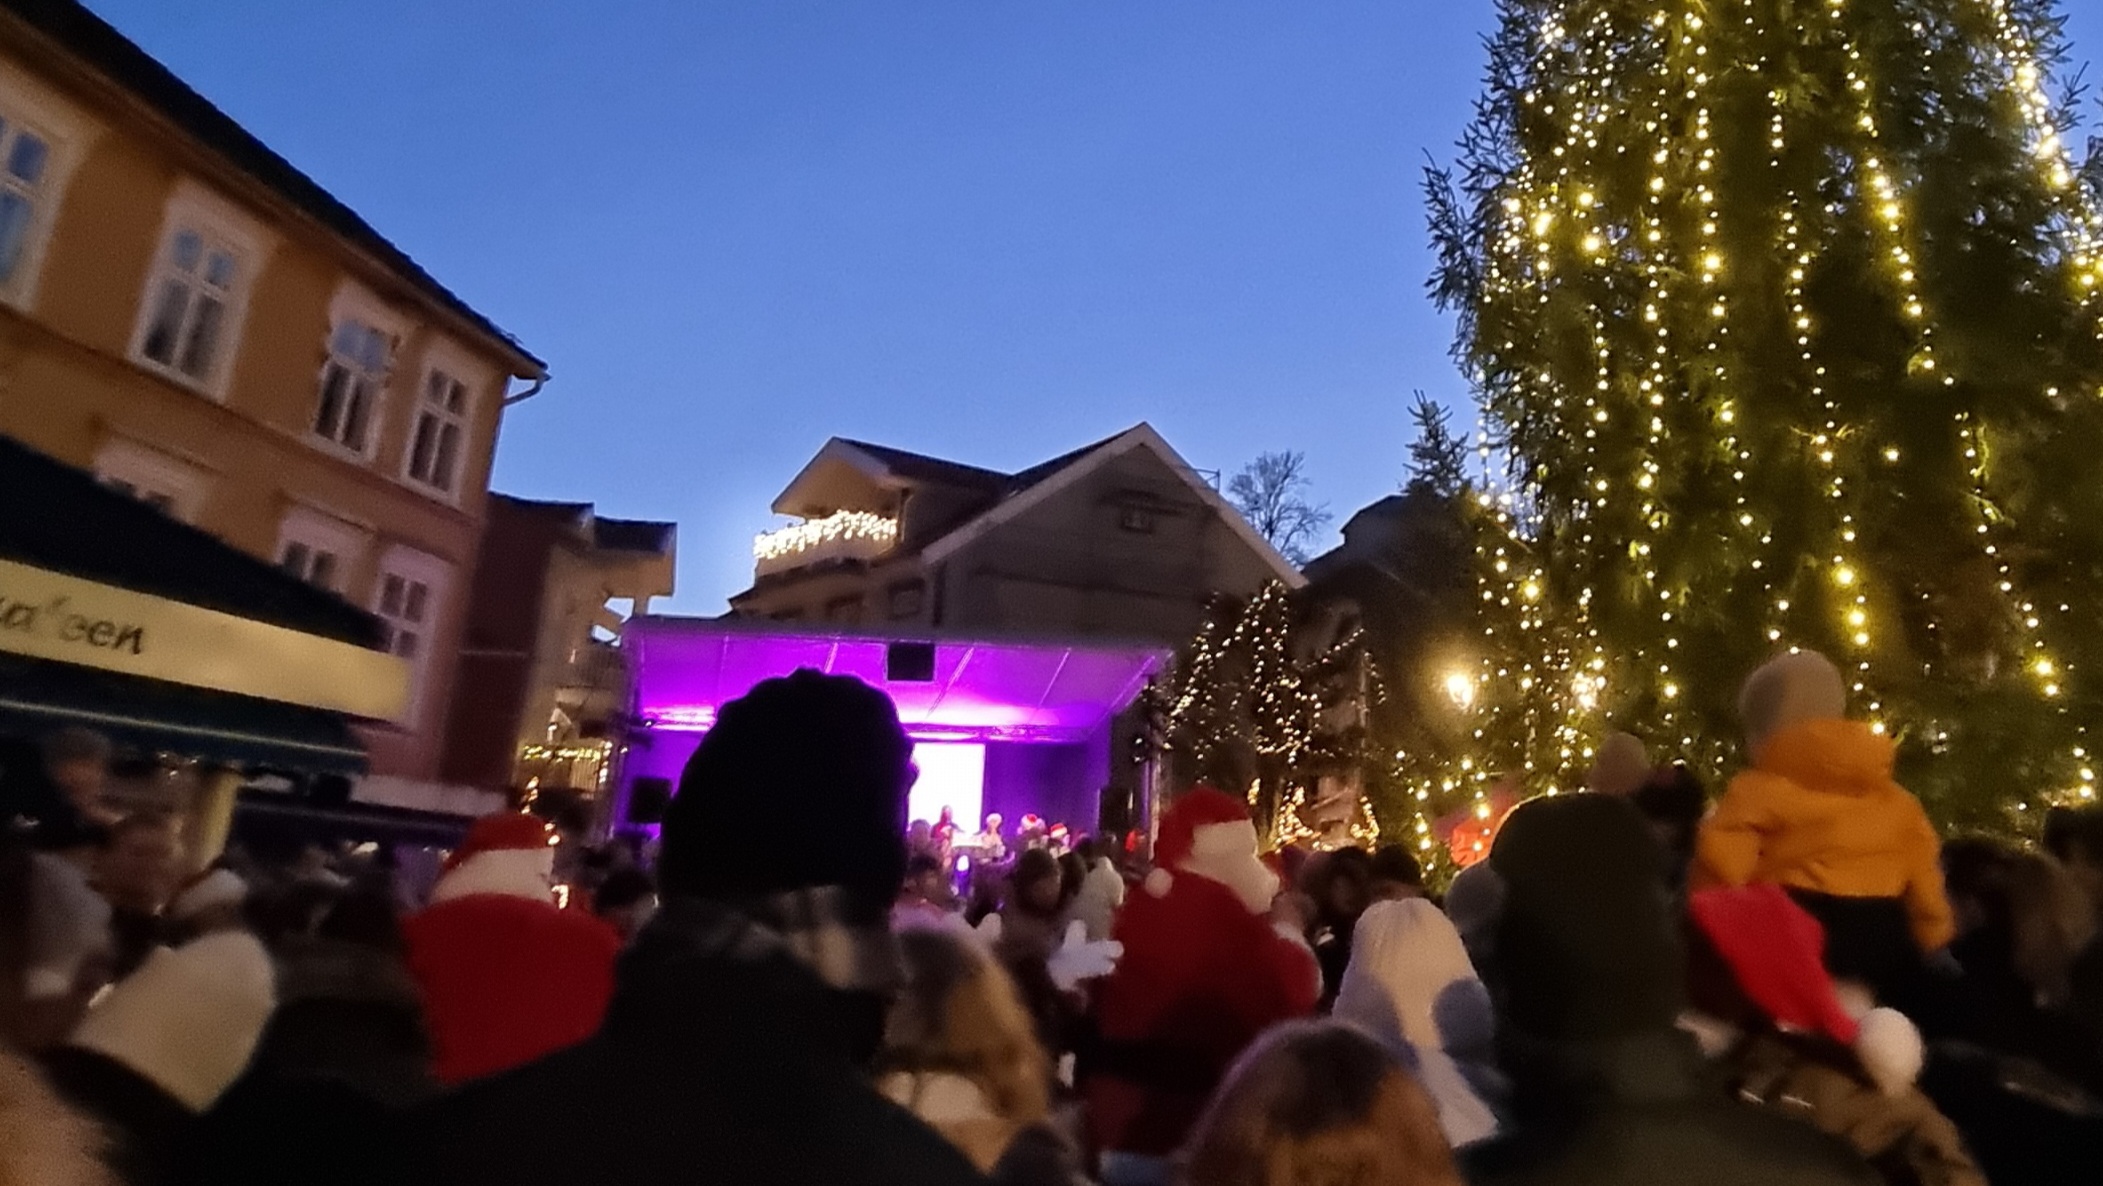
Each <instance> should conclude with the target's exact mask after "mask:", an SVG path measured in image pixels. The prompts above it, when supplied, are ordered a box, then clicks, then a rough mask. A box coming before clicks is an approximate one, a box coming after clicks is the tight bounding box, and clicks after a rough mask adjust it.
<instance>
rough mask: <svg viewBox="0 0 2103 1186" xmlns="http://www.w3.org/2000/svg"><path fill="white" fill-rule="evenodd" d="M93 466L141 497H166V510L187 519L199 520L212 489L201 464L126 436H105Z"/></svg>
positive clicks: (108, 482) (100, 474) (148, 499)
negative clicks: (106, 438)
mask: <svg viewBox="0 0 2103 1186" xmlns="http://www.w3.org/2000/svg"><path fill="white" fill-rule="evenodd" d="M93 468H94V471H95V476H96V477H98V478H100V479H102V482H103V484H104V485H106V486H118V485H119V484H120V483H121V485H122V487H128V488H129V489H128V490H126V493H129V494H130V495H131V496H132V497H134V498H138V499H140V500H141V501H146V502H151V501H152V500H153V499H152V496H155V495H158V496H160V497H162V498H165V499H166V500H167V501H168V505H167V507H166V508H165V509H166V511H167V514H168V515H169V516H170V517H171V518H175V519H179V520H181V521H183V522H185V523H195V522H197V519H198V516H199V514H200V513H201V512H202V511H203V510H204V501H205V498H206V496H207V495H208V494H209V493H210V492H211V484H212V479H211V475H210V474H209V473H207V472H206V470H205V469H204V468H203V467H202V466H198V465H195V464H192V463H191V462H188V461H185V460H183V459H182V458H180V457H176V456H174V455H172V454H169V453H166V452H163V451H162V450H160V449H156V448H153V447H152V446H150V445H143V444H140V443H139V442H137V441H134V440H131V439H129V438H127V437H120V436H113V437H110V438H109V439H108V440H105V441H104V442H103V443H102V446H101V448H99V449H97V450H95V463H94V466H93Z"/></svg>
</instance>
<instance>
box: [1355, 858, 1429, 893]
mask: <svg viewBox="0 0 2103 1186" xmlns="http://www.w3.org/2000/svg"><path fill="white" fill-rule="evenodd" d="M1366 872H1367V878H1368V880H1367V882H1366V896H1367V897H1368V898H1369V899H1370V900H1371V901H1373V902H1405V901H1408V900H1410V899H1412V898H1424V897H1427V896H1428V895H1427V894H1426V893H1425V890H1424V866H1423V865H1422V864H1421V863H1419V862H1418V860H1417V857H1416V854H1415V853H1413V852H1411V851H1409V849H1408V847H1407V846H1405V845H1401V844H1383V845H1381V846H1380V847H1379V848H1376V849H1374V850H1373V859H1372V862H1371V864H1370V865H1369V866H1368V868H1367V871H1366Z"/></svg>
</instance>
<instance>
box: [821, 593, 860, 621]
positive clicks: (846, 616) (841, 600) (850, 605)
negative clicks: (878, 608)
mask: <svg viewBox="0 0 2103 1186" xmlns="http://www.w3.org/2000/svg"><path fill="white" fill-rule="evenodd" d="M825 620H826V621H828V622H841V623H845V624H848V625H852V624H854V623H856V622H859V621H861V620H862V599H861V598H860V597H835V598H833V599H832V600H831V601H828V602H826V603H825Z"/></svg>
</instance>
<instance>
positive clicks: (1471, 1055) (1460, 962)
mask: <svg viewBox="0 0 2103 1186" xmlns="http://www.w3.org/2000/svg"><path fill="white" fill-rule="evenodd" d="M1331 1014H1332V1015H1333V1016H1335V1017H1337V1018H1338V1019H1340V1020H1343V1021H1349V1022H1352V1023H1354V1024H1356V1025H1358V1026H1359V1027H1360V1028H1362V1029H1364V1030H1365V1031H1366V1032H1367V1033H1370V1034H1372V1035H1373V1036H1374V1037H1376V1038H1378V1039H1380V1041H1381V1042H1382V1043H1383V1044H1385V1045H1386V1046H1387V1047H1388V1049H1390V1050H1392V1051H1394V1052H1395V1054H1396V1055H1397V1056H1398V1057H1400V1058H1402V1059H1403V1060H1404V1061H1405V1062H1408V1063H1409V1064H1410V1065H1412V1066H1413V1067H1414V1068H1415V1070H1416V1073H1417V1078H1418V1079H1419V1080H1420V1081H1421V1082H1422V1083H1423V1085H1424V1089H1425V1090H1426V1091H1428V1092H1429V1093H1430V1094H1431V1099H1432V1102H1433V1103H1434V1104H1436V1105H1437V1106H1438V1117H1439V1126H1440V1127H1441V1128H1442V1129H1444V1130H1445V1133H1446V1140H1447V1142H1448V1143H1449V1144H1451V1145H1452V1146H1453V1147H1454V1148H1456V1149H1457V1148H1462V1147H1465V1146H1468V1145H1472V1144H1475V1143H1476V1142H1478V1141H1484V1140H1488V1139H1489V1138H1491V1137H1493V1136H1495V1135H1497V1126H1498V1119H1497V1109H1498V1108H1499V1107H1501V1106H1502V1105H1503V1102H1504V1100H1505V1098H1506V1097H1507V1096H1508V1095H1509V1094H1510V1090H1511V1089H1510V1086H1509V1085H1508V1084H1507V1083H1506V1082H1505V1081H1504V1075H1503V1072H1501V1071H1499V1070H1498V1069H1497V1052H1496V1021H1495V1018H1494V1016H1493V1014H1492V1012H1491V1006H1490V993H1489V989H1487V988H1485V987H1484V986H1483V983H1482V981H1481V979H1479V978H1478V977H1477V976H1476V975H1475V967H1474V965H1472V964H1470V963H1469V962H1468V953H1467V950H1466V949H1465V948H1463V947H1462V946H1461V942H1460V932H1459V931H1456V930H1454V929H1453V923H1452V922H1451V921H1449V920H1448V919H1447V918H1446V916H1445V915H1444V914H1442V913H1440V911H1439V909H1438V907H1436V906H1433V905H1432V904H1431V903H1429V902H1427V901H1424V900H1423V899H1421V898H1413V899H1404V900H1398V901H1385V902H1375V903H1373V904H1372V905H1371V906H1369V907H1367V908H1366V912H1365V914H1364V915H1363V916H1361V917H1360V918H1359V920H1358V930H1357V936H1356V940H1355V942H1354V943H1353V944H1352V948H1351V963H1350V966H1349V967H1347V968H1345V969H1344V980H1343V987H1342V989H1341V990H1340V991H1339V992H1338V993H1337V996H1336V1006H1335V1008H1334V1009H1332V1010H1331Z"/></svg>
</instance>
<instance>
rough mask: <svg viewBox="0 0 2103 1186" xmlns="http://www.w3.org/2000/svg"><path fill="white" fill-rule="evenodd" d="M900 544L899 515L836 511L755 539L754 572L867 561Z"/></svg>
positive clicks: (765, 573)
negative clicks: (894, 516)
mask: <svg viewBox="0 0 2103 1186" xmlns="http://www.w3.org/2000/svg"><path fill="white" fill-rule="evenodd" d="M897 546H898V520H897V519H895V518H892V517H890V516H887V515H878V514H872V513H870V512H868V511H835V512H833V513H832V514H830V515H826V516H824V517H822V518H816V519H806V520H804V521H803V522H800V523H792V524H790V525H788V526H787V527H783V528H780V529H778V530H775V531H769V532H767V533H766V534H764V535H761V536H759V537H758V538H756V539H754V540H753V541H752V559H753V575H754V576H755V577H757V578H765V577H770V576H775V575H778V574H780V573H785V572H793V571H795V570H798V569H804V568H812V567H815V566H817V565H822V564H833V563H838V562H842V561H851V562H856V563H862V564H867V563H870V562H872V561H876V560H880V559H882V558H883V557H884V556H886V555H888V554H889V553H890V552H891V550H892V549H893V548H895V547H897Z"/></svg>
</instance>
